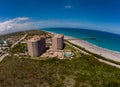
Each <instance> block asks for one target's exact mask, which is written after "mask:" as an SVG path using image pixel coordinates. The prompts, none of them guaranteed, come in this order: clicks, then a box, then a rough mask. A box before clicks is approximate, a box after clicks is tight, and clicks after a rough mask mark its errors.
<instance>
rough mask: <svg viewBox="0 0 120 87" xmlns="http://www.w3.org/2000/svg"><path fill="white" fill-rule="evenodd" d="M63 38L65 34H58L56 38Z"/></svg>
mask: <svg viewBox="0 0 120 87" xmlns="http://www.w3.org/2000/svg"><path fill="white" fill-rule="evenodd" d="M63 36H64V35H63V34H56V35H55V36H54V37H57V38H61V37H63Z"/></svg>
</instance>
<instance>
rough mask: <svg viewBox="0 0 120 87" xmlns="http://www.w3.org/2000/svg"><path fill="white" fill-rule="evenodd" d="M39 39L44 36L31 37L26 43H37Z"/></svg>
mask: <svg viewBox="0 0 120 87" xmlns="http://www.w3.org/2000/svg"><path fill="white" fill-rule="evenodd" d="M41 38H45V37H44V36H37V35H36V36H33V38H31V39H30V40H28V41H32V42H36V41H38V40H40V39H41Z"/></svg>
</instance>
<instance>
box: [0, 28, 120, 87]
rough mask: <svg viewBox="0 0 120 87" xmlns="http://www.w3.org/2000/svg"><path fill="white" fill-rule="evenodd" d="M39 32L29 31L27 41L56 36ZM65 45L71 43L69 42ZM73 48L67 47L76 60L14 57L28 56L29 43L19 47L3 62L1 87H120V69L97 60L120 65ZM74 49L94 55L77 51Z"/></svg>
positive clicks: (0, 77)
mask: <svg viewBox="0 0 120 87" xmlns="http://www.w3.org/2000/svg"><path fill="white" fill-rule="evenodd" d="M38 31H39V30H31V31H26V33H27V34H28V35H27V37H26V38H25V40H27V39H29V38H31V37H32V36H34V35H45V36H46V37H48V38H49V39H50V37H51V36H52V35H51V34H48V33H46V32H44V31H39V32H38ZM15 35H16V36H17V35H19V33H18V34H15ZM25 40H23V42H25ZM65 42H67V43H70V42H69V41H66V40H65ZM70 44H71V45H72V46H71V45H68V44H66V43H65V46H64V50H66V51H67V50H69V51H71V52H73V53H74V54H75V56H74V57H73V58H72V59H71V58H65V59H63V60H60V59H58V58H44V57H30V56H28V55H19V56H17V55H14V54H20V53H23V54H25V53H27V44H26V43H19V44H17V45H15V47H13V48H10V50H9V54H11V55H9V56H7V57H5V58H4V59H3V61H2V62H0V87H120V69H119V68H116V67H113V66H110V65H107V64H105V63H102V62H99V61H98V60H97V59H96V58H100V59H103V60H107V61H110V62H113V63H115V64H118V65H120V63H119V62H115V61H112V60H109V59H106V58H104V57H102V56H101V55H97V54H94V53H92V52H89V51H88V50H86V49H85V48H82V47H80V46H77V45H74V44H72V43H70ZM73 46H75V47H77V48H79V49H81V50H83V51H85V52H86V53H88V54H90V55H87V54H84V53H82V52H80V51H77V50H76V49H74V48H73ZM12 54H13V55H12Z"/></svg>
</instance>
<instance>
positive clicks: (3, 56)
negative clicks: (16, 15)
mask: <svg viewBox="0 0 120 87" xmlns="http://www.w3.org/2000/svg"><path fill="white" fill-rule="evenodd" d="M26 36H27V34H25V35H24V36H23V37H22V38H21V39H20V40H18V41H17V42H16V43H14V44H13V45H12V46H11V48H13V47H14V46H15V45H17V44H18V43H20V42H21V41H22V40H24V39H25V38H26ZM8 55H9V53H8V52H7V53H5V54H3V55H2V56H1V57H0V62H1V61H2V60H3V59H4V58H5V57H6V56H8Z"/></svg>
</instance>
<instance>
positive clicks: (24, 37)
mask: <svg viewBox="0 0 120 87" xmlns="http://www.w3.org/2000/svg"><path fill="white" fill-rule="evenodd" d="M26 36H27V34H25V35H24V36H23V37H22V38H21V39H20V40H19V41H17V42H16V43H14V44H13V45H12V46H11V48H13V47H14V46H15V45H17V44H18V43H20V42H21V41H22V40H24V39H25V37H26Z"/></svg>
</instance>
